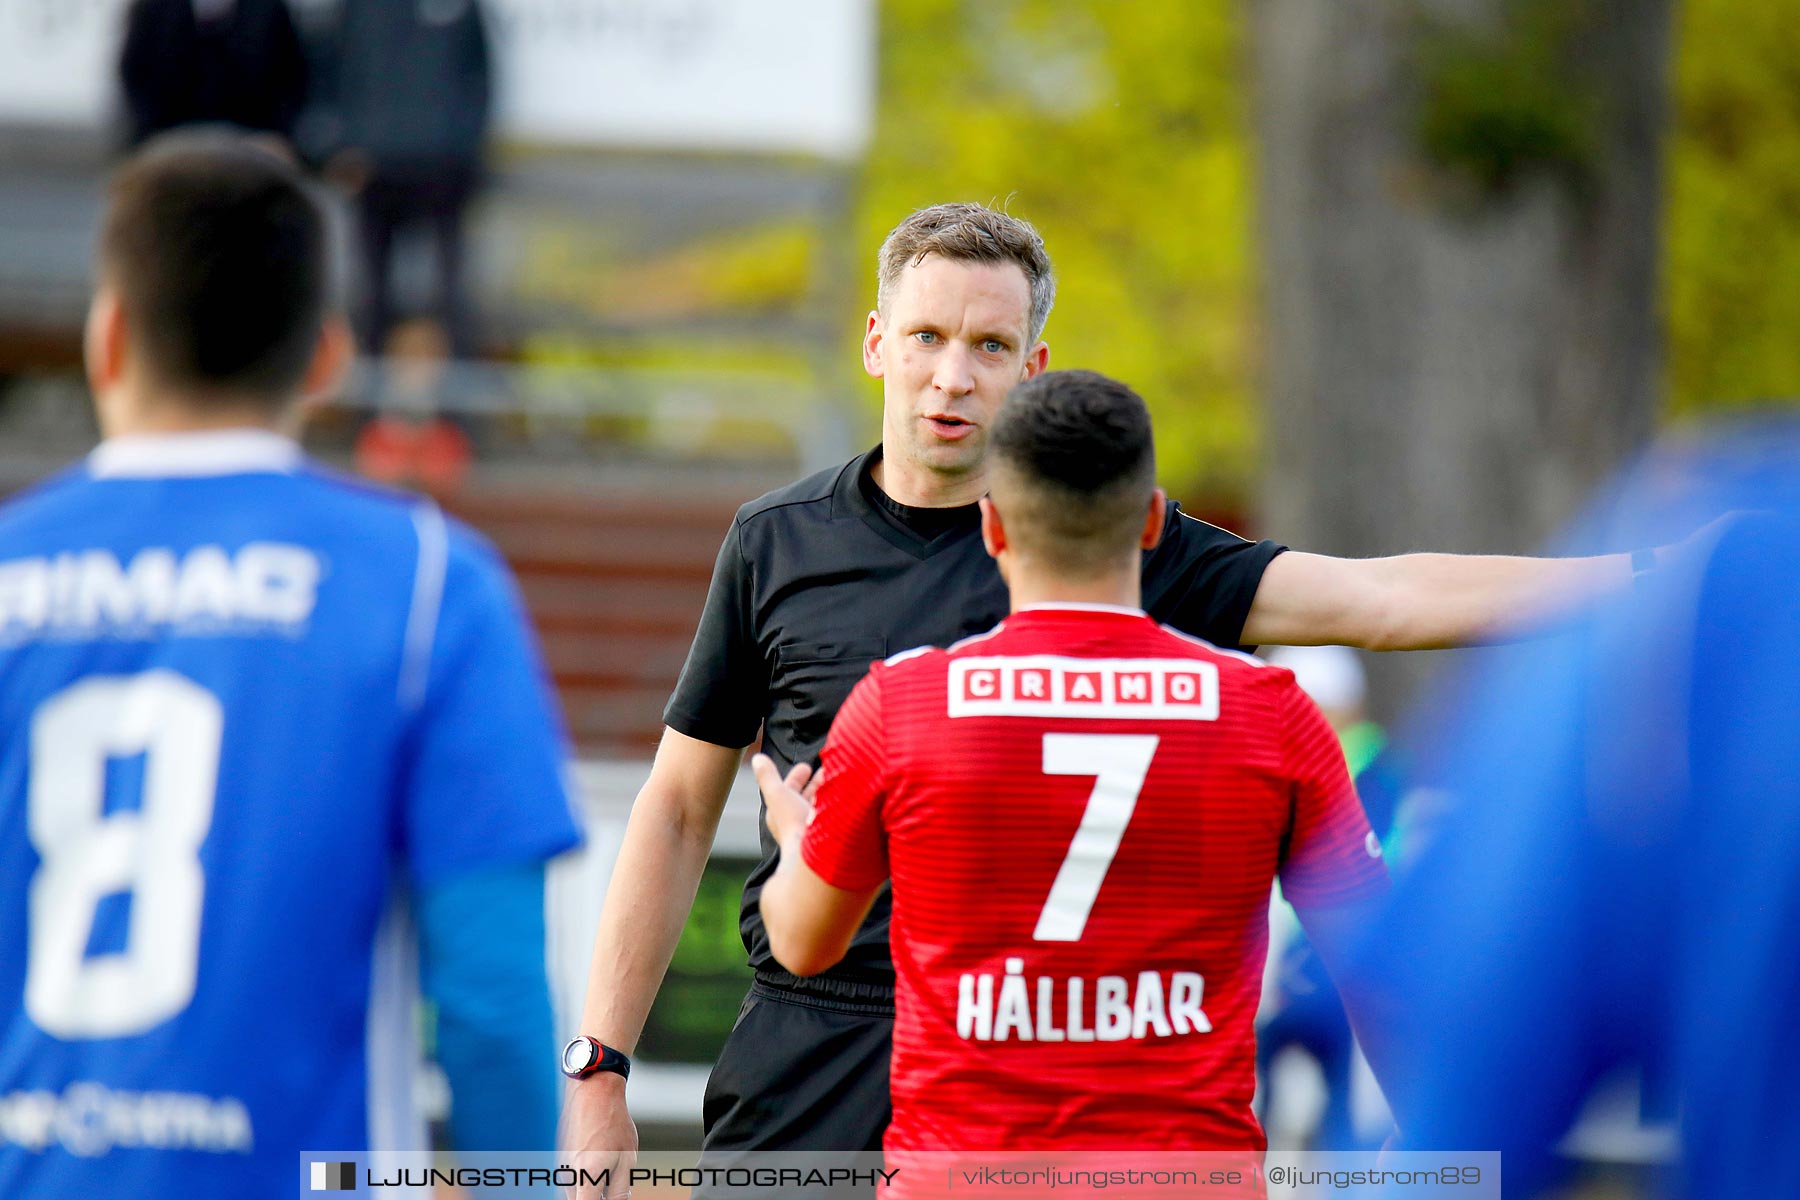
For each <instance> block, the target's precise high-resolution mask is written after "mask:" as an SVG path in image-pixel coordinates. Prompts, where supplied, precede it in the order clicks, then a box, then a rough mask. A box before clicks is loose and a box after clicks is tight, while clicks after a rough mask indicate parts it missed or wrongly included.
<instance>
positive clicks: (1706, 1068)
mask: <svg viewBox="0 0 1800 1200" xmlns="http://www.w3.org/2000/svg"><path fill="white" fill-rule="evenodd" d="M1794 432H1795V431H1793V430H1785V431H1775V432H1768V433H1762V434H1746V435H1741V436H1739V437H1734V438H1728V439H1726V440H1724V441H1723V442H1721V443H1718V444H1714V445H1709V446H1705V447H1701V448H1699V449H1695V448H1691V447H1690V448H1688V449H1686V450H1683V451H1681V452H1678V453H1676V454H1673V455H1665V456H1662V457H1659V458H1657V459H1653V460H1652V461H1651V462H1650V463H1649V465H1647V466H1646V467H1645V468H1644V469H1643V470H1642V471H1641V472H1639V473H1638V474H1637V475H1635V476H1634V477H1633V478H1632V480H1631V481H1630V482H1629V483H1628V485H1627V486H1625V487H1624V488H1622V489H1620V490H1618V491H1616V492H1615V493H1613V494H1612V495H1610V496H1609V497H1608V498H1607V502H1606V503H1605V504H1604V505H1602V506H1601V507H1600V508H1599V509H1598V510H1597V512H1596V516H1595V517H1594V518H1592V519H1591V520H1590V521H1589V523H1588V527H1587V529H1586V531H1585V532H1584V534H1583V536H1582V537H1581V538H1580V539H1578V541H1577V544H1576V545H1575V546H1574V547H1573V548H1575V549H1587V548H1590V547H1594V545H1595V543H1599V544H1600V545H1606V546H1611V547H1614V548H1616V547H1617V546H1620V545H1625V546H1629V545H1632V544H1638V545H1648V544H1655V543H1656V542H1658V541H1661V540H1664V539H1665V538H1666V537H1667V536H1669V535H1670V534H1671V533H1674V532H1684V531H1685V530H1687V529H1691V528H1694V527H1695V526H1696V525H1698V524H1700V523H1701V522H1703V521H1704V520H1705V519H1706V517H1707V516H1708V515H1710V514H1716V513H1720V512H1724V511H1727V510H1738V511H1740V512H1741V513H1742V514H1743V515H1742V516H1740V517H1739V518H1737V519H1736V520H1735V521H1734V522H1733V523H1731V524H1730V525H1729V526H1728V527H1727V528H1726V530H1725V532H1724V533H1723V536H1722V537H1721V538H1720V539H1719V541H1718V543H1717V545H1716V547H1715V548H1714V549H1712V551H1711V552H1710V553H1707V554H1700V553H1692V552H1691V551H1690V553H1689V555H1688V561H1686V562H1678V563H1676V564H1675V565H1671V566H1669V567H1666V568H1662V569H1658V570H1656V571H1654V572H1652V573H1651V574H1650V576H1649V577H1648V578H1647V580H1646V581H1645V582H1644V584H1642V585H1640V586H1639V587H1638V588H1637V589H1636V591H1635V593H1634V594H1633V595H1632V596H1630V597H1629V598H1626V599H1624V600H1622V601H1620V602H1619V603H1617V604H1614V605H1611V606H1609V607H1608V608H1607V609H1606V610H1605V611H1604V612H1601V613H1598V614H1596V615H1595V616H1594V617H1593V618H1592V619H1591V620H1588V621H1585V622H1584V623H1583V624H1582V625H1581V626H1580V627H1579V628H1576V629H1573V630H1569V631H1566V632H1564V633H1563V634H1562V635H1560V636H1557V637H1553V638H1550V639H1547V640H1543V641H1538V642H1533V643H1528V644H1524V645H1520V646H1515V647H1512V648H1509V649H1507V650H1505V651H1499V652H1494V655H1493V657H1491V658H1490V659H1489V660H1488V661H1487V663H1486V665H1485V666H1483V667H1482V668H1481V669H1480V670H1478V671H1475V672H1473V673H1471V675H1470V676H1469V677H1468V678H1467V679H1465V680H1464V681H1463V683H1464V685H1465V686H1464V687H1463V689H1462V691H1461V698H1460V700H1459V702H1458V703H1457V704H1456V705H1455V706H1454V707H1453V712H1454V715H1452V716H1450V717H1449V718H1448V719H1447V720H1445V721H1444V722H1443V723H1442V724H1441V725H1440V727H1439V728H1438V729H1437V730H1436V731H1434V732H1433V734H1432V735H1431V736H1430V738H1429V739H1428V740H1429V750H1430V753H1428V754H1427V755H1426V760H1427V762H1428V764H1429V765H1428V766H1426V768H1425V773H1426V775H1427V776H1428V777H1430V778H1431V779H1432V780H1433V781H1434V782H1437V783H1439V784H1441V785H1442V786H1443V787H1444V788H1445V789H1446V791H1447V793H1448V796H1449V797H1450V798H1451V799H1450V800H1449V802H1448V805H1447V813H1446V815H1444V816H1443V817H1442V819H1441V820H1440V821H1438V822H1437V823H1436V824H1435V825H1433V826H1432V827H1429V828H1420V829H1418V830H1417V831H1416V832H1417V833H1418V835H1419V840H1420V842H1422V843H1423V851H1422V853H1421V854H1420V856H1419V858H1418V860H1417V862H1416V864H1414V865H1412V866H1411V868H1410V869H1403V870H1402V871H1401V872H1400V873H1399V877H1398V879H1397V883H1396V890H1395V893H1394V910H1393V912H1392V914H1391V919H1390V920H1389V921H1388V922H1387V924H1386V926H1385V927H1384V928H1383V929H1382V930H1381V931H1380V935H1379V937H1378V938H1377V939H1376V943H1375V944H1374V945H1373V946H1372V947H1371V950H1370V954H1369V957H1370V959H1371V961H1372V962H1373V964H1374V967H1375V972H1376V973H1375V979H1376V980H1377V981H1378V982H1379V984H1380V985H1381V986H1383V987H1384V988H1385V989H1386V991H1387V994H1388V996H1389V998H1390V1001H1391V1003H1392V1004H1393V1005H1395V1006H1396V1008H1397V1010H1398V1012H1399V1013H1400V1014H1403V1020H1397V1021H1396V1029H1397V1035H1396V1036H1397V1040H1403V1042H1404V1046H1403V1054H1402V1057H1401V1059H1400V1061H1399V1062H1397V1063H1394V1064H1389V1066H1391V1067H1393V1068H1395V1069H1393V1070H1390V1071H1388V1072H1387V1073H1386V1074H1384V1076H1383V1084H1384V1086H1385V1087H1386V1088H1387V1090H1388V1094H1389V1096H1390V1098H1391V1099H1392V1100H1393V1101H1394V1108H1395V1111H1396V1114H1397V1116H1398V1118H1399V1120H1400V1123H1401V1127H1402V1130H1403V1132H1404V1134H1405V1138H1406V1142H1407V1144H1408V1146H1409V1148H1418V1149H1468V1150H1476V1149H1497V1150H1500V1151H1501V1152H1502V1153H1503V1155H1504V1159H1503V1169H1504V1172H1505V1178H1506V1183H1507V1189H1506V1190H1507V1194H1508V1195H1509V1196H1513V1195H1519V1196H1523V1195H1531V1194H1534V1193H1535V1191H1536V1189H1537V1188H1538V1187H1539V1186H1541V1185H1542V1184H1543V1183H1544V1182H1545V1181H1546V1180H1548V1179H1549V1178H1550V1177H1551V1175H1552V1171H1553V1167H1554V1163H1555V1159H1554V1151H1555V1147H1556V1146H1557V1143H1558V1141H1559V1139H1561V1138H1562V1137H1563V1135H1564V1134H1565V1133H1566V1131H1567V1130H1568V1129H1569V1127H1570V1125H1571V1122H1572V1121H1573V1120H1574V1119H1575V1117H1576V1116H1577V1114H1578V1112H1579V1111H1580V1108H1581V1106H1582V1104H1583V1102H1584V1100H1586V1099H1587V1098H1588V1097H1589V1095H1590V1094H1591V1092H1592V1090H1593V1089H1594V1088H1595V1087H1596V1085H1599V1084H1601V1083H1603V1082H1605V1081H1607V1080H1608V1079H1610V1078H1617V1077H1626V1078H1630V1077H1636V1078H1638V1079H1640V1080H1642V1081H1643V1082H1644V1085H1645V1089H1646V1094H1647V1095H1650V1096H1652V1097H1654V1096H1655V1095H1656V1094H1658V1093H1661V1094H1662V1095H1664V1096H1665V1097H1666V1098H1667V1100H1668V1101H1669V1103H1668V1104H1667V1106H1666V1109H1665V1111H1666V1112H1667V1113H1668V1115H1671V1116H1678V1132H1679V1144H1680V1148H1681V1159H1682V1161H1681V1162H1680V1163H1679V1164H1678V1165H1676V1166H1674V1167H1672V1168H1670V1171H1669V1175H1670V1178H1668V1180H1667V1184H1668V1187H1669V1189H1670V1191H1671V1193H1672V1194H1674V1195H1679V1196H1683V1197H1695V1198H1709V1200H1750V1198H1752V1197H1758V1198H1761V1197H1771V1196H1800V1139H1797V1138H1796V1133H1800V1020H1796V1016H1795V1014H1797V1013H1800V437H1796V436H1794Z"/></svg>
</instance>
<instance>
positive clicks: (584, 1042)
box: [563, 1037, 596, 1075]
mask: <svg viewBox="0 0 1800 1200" xmlns="http://www.w3.org/2000/svg"><path fill="white" fill-rule="evenodd" d="M595 1049H596V1048H595V1046H594V1043H593V1042H592V1041H591V1040H589V1039H588V1038H584V1037H578V1038H576V1039H575V1040H574V1041H572V1042H570V1043H569V1044H568V1045H567V1046H564V1047H563V1070H564V1071H565V1072H566V1073H568V1074H570V1075H577V1074H580V1073H581V1072H582V1071H585V1070H587V1069H588V1068H589V1067H591V1066H593V1065H594V1058H595V1057H596V1055H595Z"/></svg>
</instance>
